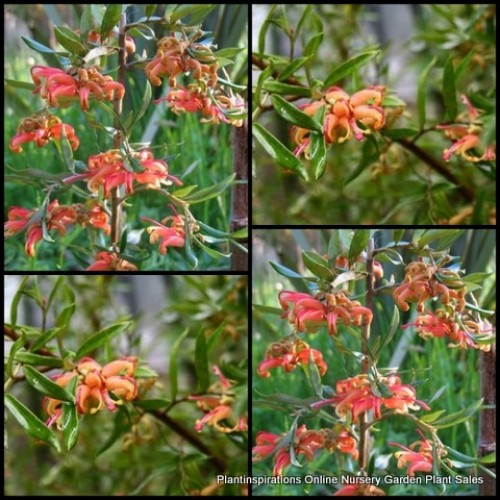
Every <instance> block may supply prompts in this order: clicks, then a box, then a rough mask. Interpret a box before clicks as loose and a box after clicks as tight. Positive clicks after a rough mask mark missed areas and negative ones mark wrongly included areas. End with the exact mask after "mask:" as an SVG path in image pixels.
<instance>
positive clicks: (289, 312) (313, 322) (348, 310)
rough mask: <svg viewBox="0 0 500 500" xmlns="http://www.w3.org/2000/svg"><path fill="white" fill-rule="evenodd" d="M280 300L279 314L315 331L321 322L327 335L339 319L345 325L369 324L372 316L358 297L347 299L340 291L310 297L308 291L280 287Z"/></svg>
mask: <svg viewBox="0 0 500 500" xmlns="http://www.w3.org/2000/svg"><path fill="white" fill-rule="evenodd" d="M320 299H322V300H320ZM279 301H280V305H281V307H282V309H283V310H284V314H283V315H282V317H283V318H286V317H288V320H289V322H290V323H292V324H294V325H296V327H297V329H298V331H300V332H304V331H307V332H308V333H314V332H316V331H317V329H318V328H319V327H320V326H322V325H327V326H328V332H329V333H330V335H336V333H337V322H339V321H340V322H341V323H342V324H344V325H347V326H349V325H350V324H351V323H352V324H354V325H355V326H360V325H363V324H370V323H371V321H372V318H373V314H372V312H371V311H370V309H368V308H366V307H363V306H362V305H361V304H360V303H359V302H358V301H357V300H350V299H349V298H348V297H346V296H345V294H344V293H343V292H337V293H327V294H324V293H320V294H318V295H317V296H316V297H312V296H311V295H308V294H307V293H298V292H292V291H289V290H283V291H282V292H280V293H279ZM289 304H293V307H292V308H290V306H289Z"/></svg>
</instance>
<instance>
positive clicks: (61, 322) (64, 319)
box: [56, 304, 76, 329]
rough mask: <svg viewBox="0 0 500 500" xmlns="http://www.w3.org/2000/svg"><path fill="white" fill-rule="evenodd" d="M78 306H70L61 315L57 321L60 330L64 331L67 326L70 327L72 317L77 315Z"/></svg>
mask: <svg viewBox="0 0 500 500" xmlns="http://www.w3.org/2000/svg"><path fill="white" fill-rule="evenodd" d="M75 309H76V305H75V304H68V305H67V306H66V307H65V308H64V309H63V310H62V311H61V313H60V314H59V316H58V317H57V320H56V326H57V327H58V328H59V329H62V328H64V327H66V326H68V325H69V322H70V321H71V317H72V316H73V314H74V313H75Z"/></svg>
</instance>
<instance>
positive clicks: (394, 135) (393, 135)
mask: <svg viewBox="0 0 500 500" xmlns="http://www.w3.org/2000/svg"><path fill="white" fill-rule="evenodd" d="M382 133H383V134H384V135H385V136H386V137H389V139H407V138H408V137H413V136H414V135H416V134H417V133H418V130H417V129H415V128H393V129H387V130H384V131H383V132H382Z"/></svg>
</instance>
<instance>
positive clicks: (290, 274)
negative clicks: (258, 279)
mask: <svg viewBox="0 0 500 500" xmlns="http://www.w3.org/2000/svg"><path fill="white" fill-rule="evenodd" d="M269 264H271V266H272V267H273V268H274V270H275V271H276V272H277V273H279V274H281V275H282V276H286V277H287V278H301V279H302V278H304V276H302V275H301V274H299V273H298V272H296V271H293V270H292V269H289V268H288V267H286V266H283V265H282V264H278V263H277V262H269Z"/></svg>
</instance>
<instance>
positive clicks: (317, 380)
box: [308, 351, 323, 398]
mask: <svg viewBox="0 0 500 500" xmlns="http://www.w3.org/2000/svg"><path fill="white" fill-rule="evenodd" d="M308 374H309V382H310V383H311V386H312V389H313V391H314V394H316V396H318V398H322V397H323V386H322V385H321V375H320V373H319V369H318V367H317V366H316V363H315V362H314V358H313V353H312V351H309V364H308Z"/></svg>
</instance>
